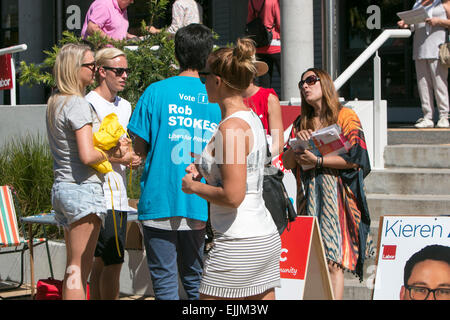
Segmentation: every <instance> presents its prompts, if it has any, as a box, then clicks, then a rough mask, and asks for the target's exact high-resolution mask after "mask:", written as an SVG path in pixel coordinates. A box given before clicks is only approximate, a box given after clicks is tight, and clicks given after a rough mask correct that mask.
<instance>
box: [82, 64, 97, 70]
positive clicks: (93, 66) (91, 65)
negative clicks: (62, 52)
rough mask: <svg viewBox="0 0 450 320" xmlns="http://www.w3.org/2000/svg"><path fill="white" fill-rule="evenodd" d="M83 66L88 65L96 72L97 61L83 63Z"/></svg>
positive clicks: (87, 66)
mask: <svg viewBox="0 0 450 320" xmlns="http://www.w3.org/2000/svg"><path fill="white" fill-rule="evenodd" d="M81 66H82V67H86V68H88V69H89V70H91V71H92V72H94V71H95V66H96V64H95V62H90V63H83V64H82V65H81Z"/></svg>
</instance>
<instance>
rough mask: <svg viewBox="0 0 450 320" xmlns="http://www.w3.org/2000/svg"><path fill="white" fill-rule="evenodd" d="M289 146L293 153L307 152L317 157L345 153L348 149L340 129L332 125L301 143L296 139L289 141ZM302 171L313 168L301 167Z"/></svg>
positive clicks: (348, 146)
mask: <svg viewBox="0 0 450 320" xmlns="http://www.w3.org/2000/svg"><path fill="white" fill-rule="evenodd" d="M289 145H290V146H291V148H292V149H293V150H295V151H297V150H300V151H302V150H308V151H311V152H313V153H314V154H315V155H317V156H322V157H324V156H326V155H330V156H334V155H338V154H340V153H346V152H348V150H349V149H350V147H351V146H350V143H349V142H348V141H347V139H346V138H345V136H344V135H343V134H342V132H341V127H339V126H338V125H337V124H333V125H331V126H328V127H326V128H322V129H319V130H317V131H315V132H313V133H312V134H311V139H310V140H308V141H302V140H299V139H297V138H295V139H290V140H289ZM302 168H303V170H309V169H312V168H314V166H311V165H302Z"/></svg>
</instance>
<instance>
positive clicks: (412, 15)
mask: <svg viewBox="0 0 450 320" xmlns="http://www.w3.org/2000/svg"><path fill="white" fill-rule="evenodd" d="M397 16H398V17H399V18H400V19H402V20H403V21H404V22H405V23H406V24H409V25H411V24H417V23H421V22H425V19H427V18H429V16H428V13H427V11H426V10H425V9H424V7H422V6H421V7H419V8H417V9H414V10H408V11H402V12H397Z"/></svg>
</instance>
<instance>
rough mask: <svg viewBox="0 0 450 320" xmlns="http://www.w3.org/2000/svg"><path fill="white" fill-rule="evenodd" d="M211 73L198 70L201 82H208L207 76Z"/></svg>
mask: <svg viewBox="0 0 450 320" xmlns="http://www.w3.org/2000/svg"><path fill="white" fill-rule="evenodd" d="M209 74H211V72H206V71H199V72H198V77H199V79H200V82H201V83H203V84H205V83H206V76H207V75H209Z"/></svg>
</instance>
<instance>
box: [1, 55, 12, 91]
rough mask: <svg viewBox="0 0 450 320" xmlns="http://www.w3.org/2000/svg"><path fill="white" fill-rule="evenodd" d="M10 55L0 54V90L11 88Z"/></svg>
mask: <svg viewBox="0 0 450 320" xmlns="http://www.w3.org/2000/svg"><path fill="white" fill-rule="evenodd" d="M11 70H12V69H11V55H10V54H5V55H1V56H0V90H11V89H12V88H13V77H12V71H11Z"/></svg>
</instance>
